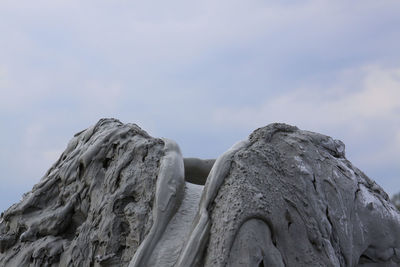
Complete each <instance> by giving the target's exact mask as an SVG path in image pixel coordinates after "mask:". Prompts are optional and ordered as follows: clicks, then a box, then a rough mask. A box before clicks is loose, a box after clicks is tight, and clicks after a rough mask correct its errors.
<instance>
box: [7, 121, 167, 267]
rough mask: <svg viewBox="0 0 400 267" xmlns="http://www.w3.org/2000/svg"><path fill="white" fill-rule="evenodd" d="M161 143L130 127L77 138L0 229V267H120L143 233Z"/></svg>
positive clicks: (114, 124)
mask: <svg viewBox="0 0 400 267" xmlns="http://www.w3.org/2000/svg"><path fill="white" fill-rule="evenodd" d="M163 147H164V142H163V141H162V140H161V139H155V138H152V137H150V136H149V135H148V134H147V133H146V132H145V131H143V130H141V129H140V128H139V127H138V126H137V125H134V124H122V123H120V122H119V121H116V120H112V119H107V120H100V121H99V122H98V123H97V124H96V125H95V126H93V127H91V128H89V129H87V130H85V131H83V132H80V133H78V134H76V135H75V137H74V138H73V139H72V140H71V141H70V143H69V144H68V147H67V149H66V150H65V151H64V153H63V154H62V155H61V157H60V159H59V160H58V161H57V162H56V163H55V164H54V165H53V166H52V167H51V168H50V170H49V171H48V172H47V173H46V175H45V176H44V177H43V178H42V180H41V181H40V182H39V183H38V184H37V185H35V186H34V187H33V189H32V191H31V192H29V193H27V194H25V195H24V197H23V199H22V200H21V202H19V203H18V204H15V205H13V206H12V207H10V208H9V209H8V210H7V211H6V212H5V213H4V214H3V216H2V221H1V224H0V253H1V254H0V266H127V265H128V264H129V262H130V260H131V258H132V256H133V255H134V254H135V252H136V250H137V248H138V247H139V245H140V244H141V243H142V241H143V240H144V238H145V237H146V235H147V234H148V233H149V231H150V229H151V226H152V222H153V215H152V212H151V211H152V206H153V202H154V197H155V187H156V182H157V175H158V172H159V168H160V166H159V165H160V160H161V158H162V157H163V155H164V150H163Z"/></svg>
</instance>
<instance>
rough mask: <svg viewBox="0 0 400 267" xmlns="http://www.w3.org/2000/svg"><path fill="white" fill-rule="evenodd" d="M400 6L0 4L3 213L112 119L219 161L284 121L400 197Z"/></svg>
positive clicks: (340, 1)
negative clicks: (72, 143) (92, 129)
mask: <svg viewBox="0 0 400 267" xmlns="http://www.w3.org/2000/svg"><path fill="white" fill-rule="evenodd" d="M399 14H400V1H398V0H381V1H377V0H362V1H357V0H356V1H348V0H346V1H345V0H335V1H331V0H329V1H328V0H326V1H325V0H311V1H295V0H286V1H282V0H281V1H253V0H246V1H237V0H229V1H225V0H222V1H215V0H212V1H211V0H203V1H187V0H186V1H179V0H171V1H128V0H116V1H104V0H96V1H89V0H87V1H77V0H68V1H62V0H60V1H54V0H36V1H31V0H29V1H8V0H1V1H0V33H1V38H0V93H1V95H0V122H1V132H0V136H1V138H0V147H1V149H0V168H1V172H0V211H1V210H5V209H6V208H7V207H9V206H10V205H11V204H12V203H15V202H17V201H18V200H19V199H20V198H21V195H22V194H23V193H24V192H27V191H29V190H30V189H31V188H32V186H33V185H34V184H35V183H37V182H38V181H39V180H40V179H41V177H42V176H43V175H44V173H45V172H46V170H47V169H48V168H49V167H50V166H51V164H52V163H53V162H55V161H56V159H57V158H58V156H59V155H60V154H61V153H62V151H63V150H64V149H65V148H66V145H67V143H68V141H69V140H70V139H71V138H72V136H73V135H74V133H76V132H78V131H80V130H83V129H85V128H87V127H88V126H90V125H93V124H95V123H96V122H97V121H98V120H99V119H100V118H102V117H114V118H118V119H120V120H121V121H122V122H125V123H128V122H133V123H136V124H138V125H139V126H140V127H142V128H143V129H145V130H146V131H147V132H148V133H149V134H151V135H152V136H156V137H168V138H171V139H174V140H176V141H177V142H178V143H179V144H180V146H181V149H182V151H183V154H184V156H198V157H205V158H215V157H217V156H218V155H220V154H221V153H223V152H224V151H225V150H227V149H228V148H229V147H230V146H231V145H232V144H233V143H235V142H236V141H238V140H242V139H245V138H247V136H248V135H249V134H250V133H251V132H252V131H253V130H254V129H256V128H258V127H261V126H264V125H267V124H269V123H272V122H285V123H289V124H292V125H296V126H298V127H299V128H301V129H305V130H311V131H316V132H320V133H323V134H327V135H330V136H332V137H333V138H335V139H341V140H342V141H343V142H344V143H345V144H346V150H347V158H348V159H349V160H351V161H352V162H353V163H354V164H355V165H356V166H357V167H359V168H360V169H361V170H363V171H364V172H365V173H366V174H367V175H368V176H370V177H371V178H373V179H375V180H376V181H377V182H378V183H379V184H380V185H381V186H382V187H383V188H384V189H385V190H386V191H387V192H388V193H389V194H393V193H395V192H398V191H400V52H399V47H400V34H399V29H400V16H399Z"/></svg>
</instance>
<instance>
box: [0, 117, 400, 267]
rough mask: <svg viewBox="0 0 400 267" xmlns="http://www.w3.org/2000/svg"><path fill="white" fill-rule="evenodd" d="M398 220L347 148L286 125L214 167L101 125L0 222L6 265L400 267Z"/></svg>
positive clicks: (133, 132) (135, 130)
mask: <svg viewBox="0 0 400 267" xmlns="http://www.w3.org/2000/svg"><path fill="white" fill-rule="evenodd" d="M399 265H400V213H399V211H398V210H397V209H396V208H395V207H394V206H393V204H391V203H390V201H389V198H388V196H387V194H386V193H385V192H384V191H383V190H382V189H381V188H380V187H379V186H378V185H377V184H376V183H375V182H374V181H372V180H371V179H369V178H368V177H367V176H366V175H365V174H364V173H362V172H361V171H360V170H359V169H357V168H356V167H355V166H353V165H352V164H351V163H350V162H349V161H348V160H347V159H346V158H345V151H344V144H343V143H342V142H341V141H338V140H333V139H332V138H330V137H328V136H324V135H321V134H317V133H312V132H307V131H302V130H299V129H298V128H296V127H293V126H289V125H285V124H270V125H268V126H266V127H263V128H260V129H257V130H255V131H254V132H253V133H252V134H251V135H250V136H249V138H248V140H245V141H242V142H239V143H237V144H236V145H234V146H233V147H232V148H231V149H229V150H228V151H227V152H225V153H224V154H223V155H221V156H220V157H218V158H217V159H216V160H212V159H207V160H201V159H196V158H185V159H184V158H183V157H182V154H181V152H180V150H179V146H178V145H177V144H176V143H175V142H174V141H172V140H169V139H158V138H153V137H151V136H149V135H148V134H147V133H146V132H145V131H143V130H142V129H140V128H139V127H138V126H137V125H135V124H122V123H121V122H119V121H117V120H114V119H102V120H100V121H99V122H98V123H97V124H96V125H95V126H93V127H91V128H89V129H87V130H85V131H82V132H80V133H78V134H76V135H75V136H74V138H73V139H72V140H71V141H70V143H69V144H68V146H67V148H66V150H65V151H64V153H63V154H62V155H61V156H60V158H59V160H58V161H57V162H56V163H55V164H54V165H53V166H52V167H51V168H50V170H49V171H48V172H47V173H46V175H45V176H44V177H43V178H42V179H41V181H40V182H39V183H38V184H37V185H35V186H34V187H33V189H32V191H31V192H28V193H27V194H25V195H24V196H23V198H22V200H21V201H20V202H19V203H17V204H14V205H13V206H11V207H10V208H9V209H8V210H7V211H6V212H5V213H4V214H2V216H1V221H0V266H130V267H139V266H179V267H186V266H201V267H203V266H206V267H208V266H255V267H260V266H399Z"/></svg>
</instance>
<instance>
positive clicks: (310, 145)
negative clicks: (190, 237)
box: [200, 124, 400, 266]
mask: <svg viewBox="0 0 400 267" xmlns="http://www.w3.org/2000/svg"><path fill="white" fill-rule="evenodd" d="M344 152H345V151H344V145H343V143H342V142H340V141H338V140H333V139H332V138H330V137H328V136H324V135H321V134H317V133H312V132H307V131H301V130H299V129H297V128H296V127H292V126H288V125H285V124H271V125H269V126H267V127H264V128H261V129H258V130H256V131H255V132H253V133H252V134H251V135H250V137H249V140H248V142H247V143H246V144H245V145H244V146H242V147H241V148H240V149H239V150H237V151H236V152H235V153H234V155H232V156H231V158H232V160H231V164H230V168H229V171H228V172H227V173H226V177H225V178H224V182H223V184H222V185H221V187H220V188H219V190H218V194H217V196H216V197H215V199H214V201H213V202H210V203H208V206H207V208H208V212H209V214H210V218H209V220H210V222H211V223H210V226H209V230H208V232H209V234H206V235H205V236H207V238H208V241H207V242H208V244H207V248H206V250H205V252H204V253H205V254H203V255H202V256H201V257H202V260H203V264H204V266H226V265H227V263H228V266H363V265H365V266H399V265H400V214H399V212H398V211H397V210H396V209H395V207H394V206H393V205H392V204H391V203H390V202H389V201H388V200H389V199H388V196H387V194H386V193H385V192H384V191H383V190H382V188H381V187H379V186H378V185H377V184H376V183H375V182H374V181H372V180H371V179H369V178H368V177H367V176H366V175H365V174H364V173H362V172H361V171H360V170H359V169H357V168H356V167H354V166H353V165H352V164H351V163H350V162H349V161H348V160H347V159H346V158H345V154H344ZM217 161H218V160H217ZM210 175H211V174H210ZM210 178H212V177H210V176H209V179H210ZM208 182H209V181H207V183H208ZM206 188H207V184H206ZM200 205H201V204H200ZM249 225H255V226H254V227H250V226H249ZM268 230H269V231H268ZM254 232H257V233H258V234H257V233H254ZM269 232H270V234H269ZM243 233H247V234H243ZM249 235H251V236H257V235H260V236H263V239H260V240H257V239H254V240H253V241H252V242H249V241H248V240H247V237H246V236H249ZM272 244H273V247H272ZM238 255H240V256H238Z"/></svg>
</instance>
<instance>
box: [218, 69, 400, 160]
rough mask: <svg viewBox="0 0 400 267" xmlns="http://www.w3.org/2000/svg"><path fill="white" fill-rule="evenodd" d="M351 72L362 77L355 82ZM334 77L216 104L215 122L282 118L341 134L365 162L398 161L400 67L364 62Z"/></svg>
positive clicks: (255, 123) (244, 123)
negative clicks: (251, 100)
mask: <svg viewBox="0 0 400 267" xmlns="http://www.w3.org/2000/svg"><path fill="white" fill-rule="evenodd" d="M349 73H353V74H354V77H357V78H358V77H362V79H361V80H360V81H359V82H357V81H356V82H355V81H354V80H352V78H351V75H349ZM336 78H337V80H338V82H337V84H334V85H332V86H329V87H320V86H319V85H318V86H316V87H313V85H311V86H310V87H309V89H306V88H298V89H294V90H292V91H290V92H287V93H283V94H281V95H279V96H277V97H274V98H270V99H267V100H266V101H265V102H264V104H262V105H260V106H247V107H240V108H236V107H235V108H234V107H229V106H225V107H221V108H218V109H216V110H215V112H214V116H213V118H214V122H215V123H216V125H223V126H225V127H232V128H242V127H248V128H249V129H254V128H256V127H260V126H263V125H266V124H268V123H271V122H275V121H277V122H286V123H289V124H294V125H298V126H299V127H301V128H303V129H311V130H314V131H318V132H323V133H324V132H325V133H328V134H339V135H341V136H342V137H343V138H345V139H346V141H349V142H350V143H352V144H357V143H359V145H360V143H361V144H362V145H363V146H364V148H362V149H360V151H359V152H360V153H359V155H357V159H360V161H362V162H363V163H365V164H367V163H368V164H374V165H378V164H382V163H383V162H385V161H387V162H397V161H398V159H400V151H399V150H398V149H397V148H396V146H394V144H396V143H397V142H398V138H399V137H398V136H397V133H398V132H399V131H400V69H398V68H394V69H387V68H381V67H379V66H367V67H362V68H360V69H356V70H351V71H347V72H345V73H342V74H341V75H338V77H336ZM349 85H351V86H350V87H349ZM354 85H357V88H354V87H353V86H354ZM377 127H378V128H377ZM377 142H378V143H379V144H382V145H381V146H379V147H378V148H372V149H370V150H371V151H370V150H369V149H368V147H369V145H368V143H371V144H370V146H371V147H374V146H373V145H374V144H375V143H377ZM354 146H356V145H354ZM350 149H351V148H350ZM361 150H362V151H361ZM366 151H369V152H373V153H374V154H373V155H371V154H368V153H365V152H366ZM363 153H364V154H363Z"/></svg>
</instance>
